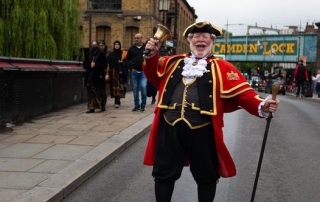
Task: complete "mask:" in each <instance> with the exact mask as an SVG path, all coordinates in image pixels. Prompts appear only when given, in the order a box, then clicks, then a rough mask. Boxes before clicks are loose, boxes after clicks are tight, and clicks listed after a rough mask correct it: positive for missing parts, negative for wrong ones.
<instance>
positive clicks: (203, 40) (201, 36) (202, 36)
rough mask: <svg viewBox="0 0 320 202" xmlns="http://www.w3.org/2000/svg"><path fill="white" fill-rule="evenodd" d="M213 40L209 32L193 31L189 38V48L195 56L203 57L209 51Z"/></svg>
mask: <svg viewBox="0 0 320 202" xmlns="http://www.w3.org/2000/svg"><path fill="white" fill-rule="evenodd" d="M213 41H214V39H213V38H211V35H210V34H209V33H194V34H193V36H192V37H191V38H190V50H191V52H192V53H193V54H194V55H195V56H196V57H199V58H202V57H205V56H207V55H208V54H209V53H210V52H211V49H212V46H213Z"/></svg>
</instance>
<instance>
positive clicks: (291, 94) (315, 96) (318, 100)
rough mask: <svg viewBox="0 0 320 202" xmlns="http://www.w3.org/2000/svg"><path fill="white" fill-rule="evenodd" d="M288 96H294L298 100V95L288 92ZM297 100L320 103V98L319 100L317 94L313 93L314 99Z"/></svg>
mask: <svg viewBox="0 0 320 202" xmlns="http://www.w3.org/2000/svg"><path fill="white" fill-rule="evenodd" d="M286 95H289V96H292V97H294V98H296V95H295V94H294V93H289V92H286ZM296 99H302V100H309V101H312V102H318V103H320V98H318V95H317V93H313V96H312V97H302V98H300V97H297V98H296Z"/></svg>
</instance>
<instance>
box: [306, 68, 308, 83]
mask: <svg viewBox="0 0 320 202" xmlns="http://www.w3.org/2000/svg"><path fill="white" fill-rule="evenodd" d="M306 80H309V74H308V69H307V67H306Z"/></svg>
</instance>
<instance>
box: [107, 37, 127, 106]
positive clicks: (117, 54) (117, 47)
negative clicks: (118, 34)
mask: <svg viewBox="0 0 320 202" xmlns="http://www.w3.org/2000/svg"><path fill="white" fill-rule="evenodd" d="M126 55H127V52H126V51H124V50H122V49H121V43H120V41H119V40H116V41H114V43H113V51H112V52H111V53H110V54H109V56H108V58H107V61H108V70H107V74H106V80H107V81H108V82H109V85H110V96H111V98H114V107H115V108H119V107H120V105H121V101H120V99H121V98H125V95H126V91H127V89H126V86H125V85H126V82H127V76H128V70H127V68H126V65H124V59H125V57H126Z"/></svg>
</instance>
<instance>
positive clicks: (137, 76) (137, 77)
mask: <svg viewBox="0 0 320 202" xmlns="http://www.w3.org/2000/svg"><path fill="white" fill-rule="evenodd" d="M134 40H135V43H134V44H133V45H132V46H131V47H130V48H129V49H128V53H127V57H126V60H125V62H126V64H127V65H128V67H129V70H130V71H131V75H132V85H133V86H132V88H133V97H134V108H133V109H132V111H141V112H143V111H144V110H145V106H146V102H147V79H146V77H145V75H144V73H143V70H142V63H143V51H144V49H145V44H144V43H143V42H142V34H141V33H137V34H135V36H134ZM139 89H141V102H140V98H139Z"/></svg>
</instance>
